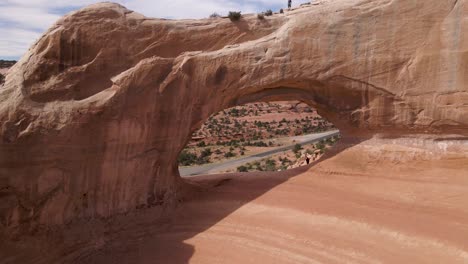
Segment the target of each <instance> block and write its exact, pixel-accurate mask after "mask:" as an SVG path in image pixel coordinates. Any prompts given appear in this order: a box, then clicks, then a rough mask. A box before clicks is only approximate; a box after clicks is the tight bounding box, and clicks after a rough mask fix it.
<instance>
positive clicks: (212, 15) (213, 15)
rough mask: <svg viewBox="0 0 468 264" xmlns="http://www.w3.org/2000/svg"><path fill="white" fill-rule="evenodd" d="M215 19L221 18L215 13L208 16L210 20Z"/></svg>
mask: <svg viewBox="0 0 468 264" xmlns="http://www.w3.org/2000/svg"><path fill="white" fill-rule="evenodd" d="M217 17H221V16H220V15H219V14H218V13H216V12H214V13H213V14H211V15H210V18H217Z"/></svg>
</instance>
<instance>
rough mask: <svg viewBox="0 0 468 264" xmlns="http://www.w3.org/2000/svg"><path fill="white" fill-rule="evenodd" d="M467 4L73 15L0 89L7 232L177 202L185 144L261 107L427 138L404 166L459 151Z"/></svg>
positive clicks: (467, 129)
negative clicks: (234, 114)
mask: <svg viewBox="0 0 468 264" xmlns="http://www.w3.org/2000/svg"><path fill="white" fill-rule="evenodd" d="M467 2H468V1H465V0H458V1H457V0H431V1H429V0H412V1H408V0H375V1H368V0H356V1H349V0H333V1H331V0H329V1H323V2H320V3H317V4H313V5H310V6H307V7H303V8H300V9H297V10H293V11H290V12H286V14H276V15H274V16H271V17H266V19H265V20H259V19H257V18H256V16H254V15H250V16H244V17H243V18H242V19H241V20H240V21H239V22H235V23H233V22H231V21H229V19H222V18H217V19H205V20H180V21H172V20H161V19H149V18H146V17H144V16H142V15H140V14H137V13H135V12H132V11H130V10H127V9H125V8H124V7H122V6H119V5H117V4H110V3H105V4H97V5H92V6H89V7H87V8H84V9H82V10H80V11H77V12H74V13H72V14H70V15H68V16H66V17H64V18H62V19H61V20H60V21H58V22H57V23H56V24H55V25H54V26H53V27H52V28H51V29H50V30H49V31H47V32H46V33H45V34H44V36H43V37H42V38H41V39H39V40H38V41H37V43H36V44H34V46H33V47H32V48H31V49H30V50H29V51H28V52H27V53H26V54H25V55H24V56H23V58H22V59H21V60H20V61H19V62H18V63H17V64H16V65H15V66H14V67H13V68H12V69H11V70H10V71H9V74H8V75H7V76H6V82H5V84H4V86H3V87H2V88H1V90H0V129H1V130H0V135H1V141H0V142H1V143H0V144H1V145H0V191H1V200H0V217H1V218H0V219H1V223H2V226H4V227H8V228H10V227H17V226H26V227H28V226H29V227H31V228H33V227H34V226H35V225H37V224H45V225H51V224H62V223H64V222H67V221H70V220H73V219H77V218H88V217H108V216H111V215H115V214H118V213H122V212H128V211H131V210H134V209H136V208H140V207H145V206H152V205H161V204H166V203H172V202H176V201H177V199H178V198H179V197H180V195H179V194H182V193H183V186H184V184H183V181H182V180H181V179H180V177H178V171H177V161H176V160H177V156H178V153H179V151H180V150H181V149H182V148H183V147H184V145H185V144H186V143H187V141H188V140H189V139H190V135H191V133H192V132H193V131H194V130H195V129H197V127H198V126H200V125H201V124H202V122H203V121H204V120H205V119H206V118H207V117H208V116H209V115H210V114H212V113H214V112H217V111H219V110H222V109H224V108H228V107H232V106H235V105H238V104H241V103H247V102H254V101H259V100H278V99H280V100H301V101H304V102H306V103H308V104H310V105H312V106H314V107H315V108H317V109H318V111H319V113H320V114H321V115H322V116H324V117H326V118H327V119H329V120H330V121H332V122H333V123H334V124H335V125H336V126H337V127H338V128H339V129H340V130H341V131H342V133H343V137H344V141H343V142H360V141H362V140H365V139H368V138H376V137H391V138H396V139H395V140H397V141H398V138H401V137H405V138H406V139H405V140H401V141H398V142H400V143H399V144H406V143H405V142H412V144H413V143H414V142H416V141H414V140H411V138H417V137H419V136H418V135H421V134H425V135H426V136H425V137H426V138H427V140H423V141H424V142H420V145H418V146H419V147H421V149H424V151H422V153H419V152H418V153H419V154H418V155H416V156H414V153H412V154H411V155H412V156H411V157H412V158H414V157H416V158H422V157H426V158H437V157H440V156H442V155H446V154H447V153H448V152H450V153H452V154H453V153H455V154H454V155H458V154H459V153H463V151H466V141H464V138H465V137H466V136H468V86H467V81H468V79H467V76H468V35H467V34H463V33H464V32H466V30H467V28H468V19H467V17H468V3H467ZM453 135H456V137H457V138H455V139H456V140H455V139H453V137H454V136H453ZM450 137H452V140H451V141H447V142H448V143H447V142H445V143H444V140H446V138H450ZM346 138H349V139H350V140H346ZM351 138H354V139H355V141H352V140H351ZM435 139H437V140H438V141H437V142H436V141H435ZM375 140H376V139H375ZM397 141H393V142H394V143H395V142H397ZM441 142H442V143H441ZM350 144H354V143H350ZM414 144H416V143H414ZM426 147H427V148H426ZM363 149H365V147H363ZM374 150H375V149H374ZM376 151H378V150H376ZM395 152H398V150H397V151H395ZM407 152H408V151H407V149H405V151H401V152H398V153H399V156H400V157H405V153H407ZM429 153H430V154H429ZM457 153H458V154H457ZM452 154H451V155H452ZM338 155H339V154H338ZM374 157H375V158H382V159H383V158H385V153H383V154H382V153H380V154H379V153H375V155H374ZM406 157H408V155H406ZM356 163H359V160H356Z"/></svg>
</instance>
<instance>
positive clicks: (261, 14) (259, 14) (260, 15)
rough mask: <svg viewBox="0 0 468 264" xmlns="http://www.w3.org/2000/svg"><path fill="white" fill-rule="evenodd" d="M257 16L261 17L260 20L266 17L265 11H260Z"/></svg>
mask: <svg viewBox="0 0 468 264" xmlns="http://www.w3.org/2000/svg"><path fill="white" fill-rule="evenodd" d="M257 18H258V19H260V20H261V19H265V15H263V13H258V14H257Z"/></svg>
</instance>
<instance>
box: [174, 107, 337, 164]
mask: <svg viewBox="0 0 468 264" xmlns="http://www.w3.org/2000/svg"><path fill="white" fill-rule="evenodd" d="M333 129H335V127H334V125H333V124H332V123H329V122H328V121H326V120H325V119H323V118H322V117H320V116H319V115H318V114H317V112H316V111H315V110H314V109H312V108H310V107H309V106H307V105H306V104H303V103H299V102H275V103H252V104H246V105H243V106H237V107H233V108H229V109H225V110H223V111H221V112H219V113H216V114H214V115H212V116H210V117H209V118H208V120H207V121H206V122H205V123H204V124H203V125H202V126H201V128H200V129H199V130H197V131H195V132H194V133H193V135H192V140H191V141H190V142H189V143H188V145H187V146H186V148H185V149H184V150H183V151H182V152H181V153H180V157H179V164H180V165H181V166H192V165H201V164H206V163H215V162H219V161H223V160H226V159H231V158H239V157H242V156H244V155H251V154H255V153H259V152H263V151H267V150H269V149H272V148H275V147H280V146H284V145H289V144H294V142H292V141H290V140H288V138H289V137H293V136H300V135H305V134H310V133H318V132H325V131H329V130H333ZM318 146H319V147H320V146H321V145H320V144H318ZM318 149H320V148H318ZM313 150H314V151H315V150H316V149H315V148H313ZM301 151H303V148H302V147H301V146H300V145H299V144H297V145H296V146H295V148H294V149H293V150H292V151H291V155H290V156H291V157H289V156H288V159H290V161H291V162H292V163H291V164H289V163H287V162H286V161H280V160H278V159H276V160H275V165H274V166H273V164H269V165H268V166H266V165H265V164H263V163H261V166H254V165H252V166H253V167H249V168H248V171H251V170H253V169H254V168H262V170H266V169H267V167H268V168H270V169H273V167H275V170H277V169H282V168H284V166H285V165H288V166H289V165H293V164H295V162H296V160H297V159H299V158H300V157H301V155H302V152H301ZM262 164H263V165H262ZM240 170H244V169H243V168H240Z"/></svg>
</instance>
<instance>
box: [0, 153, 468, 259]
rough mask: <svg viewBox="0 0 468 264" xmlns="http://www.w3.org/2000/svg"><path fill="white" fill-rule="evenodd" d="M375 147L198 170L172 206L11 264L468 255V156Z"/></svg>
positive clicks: (78, 235)
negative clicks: (245, 168)
mask: <svg viewBox="0 0 468 264" xmlns="http://www.w3.org/2000/svg"><path fill="white" fill-rule="evenodd" d="M380 146H381V148H382V149H384V150H383V151H380V152H376V153H375V154H376V155H377V154H378V155H380V156H379V159H375V157H373V156H372V155H373V154H372V153H373V152H372V151H368V152H367V153H366V154H363V153H364V151H363V149H368V150H369V148H371V147H372V146H362V147H352V148H350V149H345V150H344V151H342V152H341V153H340V154H339V155H335V156H334V154H333V153H327V155H326V156H325V157H324V158H323V159H322V160H321V161H320V163H316V164H312V165H311V166H303V167H300V168H297V169H293V170H288V171H284V172H277V173H249V174H226V175H214V176H202V177H195V178H191V179H190V181H191V182H192V183H194V184H196V185H200V186H202V188H201V190H198V191H194V192H192V195H191V196H190V197H187V202H182V203H181V204H179V205H178V206H177V207H176V209H169V208H171V206H168V207H164V208H166V209H162V208H161V207H156V208H150V209H143V210H139V211H138V212H137V213H136V214H134V213H133V214H128V215H126V216H121V217H116V218H113V219H111V220H108V221H104V222H91V223H90V222H86V223H85V226H86V227H87V228H79V227H76V228H71V229H70V230H67V236H66V238H62V239H61V240H60V239H59V241H60V243H59V246H55V247H53V248H42V249H41V250H40V251H39V250H36V251H35V252H36V253H35V254H34V253H32V252H34V251H29V252H28V253H25V252H26V250H25V251H23V252H21V251H19V252H16V257H12V258H10V259H9V260H10V261H8V260H7V261H6V262H5V263H175V264H179V263H180V264H182V263H203V264H207V263H233V264H234V263H236V264H237V263H337V264H341V263H468V239H467V238H468V206H467V201H468V177H467V174H466V172H467V171H468V158H466V157H463V155H458V157H457V158H454V157H452V158H448V156H446V157H439V158H438V159H432V160H429V159H427V158H424V157H423V156H424V153H423V152H421V151H420V150H418V149H417V148H414V147H412V148H411V147H402V146H391V144H389V145H385V144H380ZM402 150H404V151H405V153H407V154H408V153H409V152H410V151H412V153H413V154H412V155H413V157H410V155H399V154H398V153H399V151H402ZM161 210H163V211H161ZM91 226H92V227H93V228H89V227H91ZM83 230H86V232H87V233H86V234H84V232H83ZM86 236H92V237H93V239H92V240H91V241H90V242H84V241H85V240H84V239H83V238H82V237H86ZM61 247H62V248H61ZM3 248H7V247H3ZM16 250H21V249H18V248H17V249H16ZM28 250H29V249H28ZM5 252H6V251H5ZM8 252H9V253H10V254H13V255H15V253H12V252H13V251H8ZM43 252H48V254H47V255H44V253H43ZM19 255H22V257H19ZM5 259H8V258H5ZM38 259H41V261H37V260H38Z"/></svg>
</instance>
